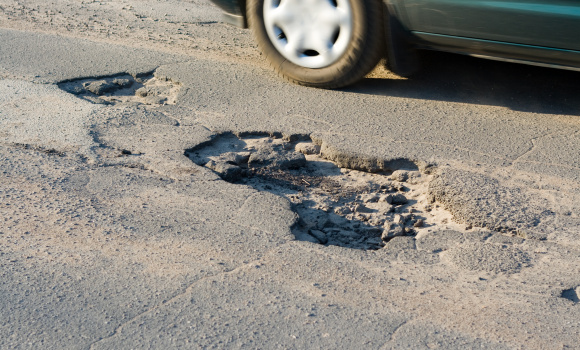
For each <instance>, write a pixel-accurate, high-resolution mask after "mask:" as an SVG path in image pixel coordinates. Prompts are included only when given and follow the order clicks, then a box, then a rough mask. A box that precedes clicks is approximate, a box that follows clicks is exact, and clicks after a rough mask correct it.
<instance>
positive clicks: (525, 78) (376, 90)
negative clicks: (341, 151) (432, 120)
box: [343, 52, 580, 116]
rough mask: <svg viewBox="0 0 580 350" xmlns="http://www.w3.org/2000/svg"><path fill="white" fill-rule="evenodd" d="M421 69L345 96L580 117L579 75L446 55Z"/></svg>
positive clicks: (427, 57)
mask: <svg viewBox="0 0 580 350" xmlns="http://www.w3.org/2000/svg"><path fill="white" fill-rule="evenodd" d="M422 63H423V66H422V69H421V70H420V71H419V72H418V73H417V74H415V75H414V76H413V77H412V78H409V79H401V78H399V77H397V76H395V75H393V74H392V73H390V72H388V71H382V72H381V70H380V69H379V70H377V71H375V72H373V73H372V74H371V75H369V77H367V78H365V79H363V80H362V81H361V82H359V83H358V84H356V85H354V86H351V87H349V88H346V89H343V91H345V92H353V93H358V94H361V93H362V94H370V95H383V96H394V97H406V98H415V99H423V100H438V101H448V102H460V103H470V104H479V105H493V106H503V107H508V108H510V109H512V110H516V111H522V112H532V113H545V114H564V115H575V116H579V115H580V84H579V82H580V72H575V71H569V70H561V69H553V68H544V67H536V66H529V65H523V64H516V63H507V62H498V61H492V60H485V59H479V58H474V57H469V56H464V55H455V54H448V53H441V52H424V53H423V54H422Z"/></svg>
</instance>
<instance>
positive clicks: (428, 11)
mask: <svg viewBox="0 0 580 350" xmlns="http://www.w3.org/2000/svg"><path fill="white" fill-rule="evenodd" d="M399 1H401V2H400V3H399V5H401V4H402V5H403V7H404V8H405V12H406V15H407V22H408V23H407V26H408V27H409V29H411V30H412V31H416V32H424V33H432V34H441V35H449V36H457V37H464V38H475V39H485V40H493V41H499V42H507V43H516V44H525V45H534V46H542V47H550V48H558V49H568V50H578V51H580V0H399Z"/></svg>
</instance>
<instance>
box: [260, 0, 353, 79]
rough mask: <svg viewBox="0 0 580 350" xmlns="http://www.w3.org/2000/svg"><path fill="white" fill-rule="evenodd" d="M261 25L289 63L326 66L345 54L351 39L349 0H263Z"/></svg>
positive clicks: (309, 66) (305, 65)
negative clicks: (262, 23)
mask: <svg viewBox="0 0 580 350" xmlns="http://www.w3.org/2000/svg"><path fill="white" fill-rule="evenodd" d="M264 25H265V27H266V32H267V33H268V37H269V39H270V41H271V42H272V44H273V45H274V47H275V48H276V50H278V52H280V54H281V55H282V56H283V57H284V58H285V59H287V60H288V61H290V62H292V63H294V64H296V65H298V66H301V67H305V68H324V67H328V66H330V65H331V64H333V63H334V62H336V61H338V59H340V57H341V56H342V55H343V54H344V53H345V52H346V50H347V49H348V46H349V43H350V40H351V37H352V29H353V28H352V27H353V20H352V9H351V6H350V0H264Z"/></svg>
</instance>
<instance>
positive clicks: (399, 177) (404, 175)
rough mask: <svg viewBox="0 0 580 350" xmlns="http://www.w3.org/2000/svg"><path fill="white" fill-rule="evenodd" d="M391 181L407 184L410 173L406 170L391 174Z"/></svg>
mask: <svg viewBox="0 0 580 350" xmlns="http://www.w3.org/2000/svg"><path fill="white" fill-rule="evenodd" d="M391 179H393V180H394V181H398V182H405V181H407V179H409V173H408V172H407V171H405V170H395V171H393V173H392V174H391Z"/></svg>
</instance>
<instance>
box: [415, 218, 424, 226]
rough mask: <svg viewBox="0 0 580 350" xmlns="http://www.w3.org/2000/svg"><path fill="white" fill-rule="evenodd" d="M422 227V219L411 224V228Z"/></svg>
mask: <svg viewBox="0 0 580 350" xmlns="http://www.w3.org/2000/svg"><path fill="white" fill-rule="evenodd" d="M423 226H425V221H424V220H423V219H419V220H417V221H415V223H414V224H413V227H423Z"/></svg>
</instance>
